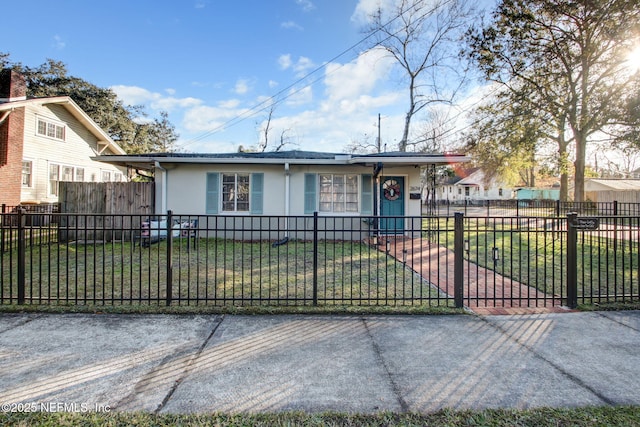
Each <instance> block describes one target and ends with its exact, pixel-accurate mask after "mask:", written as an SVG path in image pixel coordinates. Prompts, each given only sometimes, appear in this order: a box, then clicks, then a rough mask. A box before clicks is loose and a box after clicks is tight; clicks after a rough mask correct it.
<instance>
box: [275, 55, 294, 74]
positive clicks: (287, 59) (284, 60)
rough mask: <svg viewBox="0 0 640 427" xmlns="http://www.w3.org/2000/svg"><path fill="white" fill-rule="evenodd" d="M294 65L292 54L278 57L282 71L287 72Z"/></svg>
mask: <svg viewBox="0 0 640 427" xmlns="http://www.w3.org/2000/svg"><path fill="white" fill-rule="evenodd" d="M292 64H293V62H292V61H291V55H290V54H286V55H280V57H278V65H280V68H281V69H282V70H286V69H287V68H289V67H291V65H292Z"/></svg>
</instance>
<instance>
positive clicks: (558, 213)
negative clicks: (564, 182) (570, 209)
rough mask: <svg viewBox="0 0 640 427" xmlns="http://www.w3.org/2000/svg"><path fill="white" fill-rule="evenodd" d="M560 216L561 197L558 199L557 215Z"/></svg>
mask: <svg viewBox="0 0 640 427" xmlns="http://www.w3.org/2000/svg"><path fill="white" fill-rule="evenodd" d="M559 216H560V199H558V200H556V217H559Z"/></svg>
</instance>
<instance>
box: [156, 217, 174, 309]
mask: <svg viewBox="0 0 640 427" xmlns="http://www.w3.org/2000/svg"><path fill="white" fill-rule="evenodd" d="M172 223H173V212H172V211H171V210H169V211H167V226H166V227H167V306H169V305H171V301H172V299H173V233H172V231H173V230H172V226H171V224H172ZM158 233H160V230H158Z"/></svg>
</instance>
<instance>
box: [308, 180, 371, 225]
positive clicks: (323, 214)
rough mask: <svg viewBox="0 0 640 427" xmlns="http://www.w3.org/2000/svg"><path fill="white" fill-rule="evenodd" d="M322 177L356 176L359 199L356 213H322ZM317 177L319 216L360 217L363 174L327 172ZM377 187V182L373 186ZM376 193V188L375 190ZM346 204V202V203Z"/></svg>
mask: <svg viewBox="0 0 640 427" xmlns="http://www.w3.org/2000/svg"><path fill="white" fill-rule="evenodd" d="M322 175H331V176H332V177H333V176H335V175H342V176H344V177H345V178H346V177H347V176H348V175H355V177H356V186H357V188H356V197H357V199H358V202H357V203H358V207H357V209H356V210H355V211H343V212H336V211H334V210H331V211H321V210H320V203H321V202H320V188H321V180H320V177H321V176H322ZM316 176H317V183H316V191H317V194H318V195H317V200H316V211H317V212H318V215H319V216H360V215H361V214H360V212H361V211H362V174H358V173H356V172H353V173H333V172H326V173H318V174H316ZM372 185H373V186H374V187H375V182H374V183H373V184H372ZM373 191H375V188H374V190H373ZM345 203H346V202H345Z"/></svg>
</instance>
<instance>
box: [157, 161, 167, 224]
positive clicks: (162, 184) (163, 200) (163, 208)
mask: <svg viewBox="0 0 640 427" xmlns="http://www.w3.org/2000/svg"><path fill="white" fill-rule="evenodd" d="M155 167H156V170H158V169H159V170H161V171H162V179H161V180H160V188H161V191H160V197H161V199H160V212H161V213H162V214H163V215H164V214H165V213H166V212H167V170H166V169H165V168H163V167H162V166H160V162H158V161H156V162H155ZM157 189H158V184H157V181H156V190H157Z"/></svg>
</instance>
